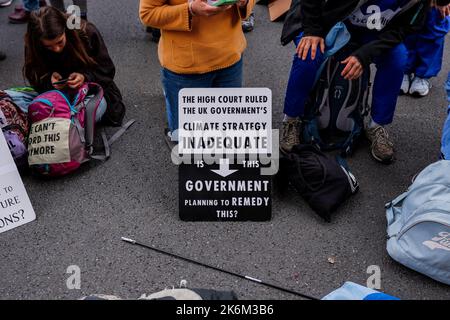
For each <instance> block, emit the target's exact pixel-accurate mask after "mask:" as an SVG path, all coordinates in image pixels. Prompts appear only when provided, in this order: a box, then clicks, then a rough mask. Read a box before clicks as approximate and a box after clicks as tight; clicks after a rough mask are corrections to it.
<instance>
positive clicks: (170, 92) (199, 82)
mask: <svg viewBox="0 0 450 320" xmlns="http://www.w3.org/2000/svg"><path fill="white" fill-rule="evenodd" d="M161 82H162V85H163V90H164V96H165V99H166V113H167V122H168V125H169V131H170V132H171V133H173V132H176V130H177V129H178V93H179V92H180V90H181V89H183V88H209V87H211V86H212V83H213V75H212V73H207V74H200V75H195V74H194V75H184V74H177V73H174V72H171V71H169V70H167V69H164V68H163V69H161ZM172 139H173V140H175V141H177V140H178V137H177V136H176V134H175V135H172Z"/></svg>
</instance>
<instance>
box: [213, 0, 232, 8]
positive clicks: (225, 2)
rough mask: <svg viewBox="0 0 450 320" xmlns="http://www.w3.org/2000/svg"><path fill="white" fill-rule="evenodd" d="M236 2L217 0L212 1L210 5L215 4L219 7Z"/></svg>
mask: <svg viewBox="0 0 450 320" xmlns="http://www.w3.org/2000/svg"><path fill="white" fill-rule="evenodd" d="M237 2H238V0H217V1H215V2H213V3H212V4H211V5H212V6H215V7H220V6H228V5H230V4H235V3H237Z"/></svg>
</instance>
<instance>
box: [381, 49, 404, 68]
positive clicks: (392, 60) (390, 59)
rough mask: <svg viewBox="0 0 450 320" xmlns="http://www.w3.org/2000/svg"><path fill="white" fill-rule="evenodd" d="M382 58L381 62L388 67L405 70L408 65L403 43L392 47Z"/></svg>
mask: <svg viewBox="0 0 450 320" xmlns="http://www.w3.org/2000/svg"><path fill="white" fill-rule="evenodd" d="M383 60H384V61H383V63H382V64H383V65H384V66H386V67H388V68H389V69H391V70H398V71H402V72H405V70H406V68H407V65H408V49H406V46H405V45H404V44H400V45H398V46H396V47H395V48H393V49H392V50H391V51H390V52H389V54H387V55H386V57H385V59H383Z"/></svg>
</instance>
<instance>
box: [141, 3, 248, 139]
mask: <svg viewBox="0 0 450 320" xmlns="http://www.w3.org/2000/svg"><path fill="white" fill-rule="evenodd" d="M254 4H255V1H254V0H237V2H236V3H235V4H231V5H224V6H219V7H216V6H213V5H211V4H209V3H208V2H207V1H206V0H189V1H186V0H141V1H140V9H139V15H140V19H141V21H142V23H143V24H144V25H146V26H149V27H152V28H158V29H160V30H161V39H160V41H159V49H158V56H159V61H160V64H161V66H162V69H161V81H162V86H163V89H164V94H165V98H166V111H167V119H168V126H169V128H168V129H166V139H167V138H170V139H171V140H172V142H174V141H177V140H178V137H177V134H176V131H177V129H178V92H179V91H180V90H181V89H183V88H208V87H241V86H242V53H243V52H244V50H245V48H246V46H247V42H246V39H245V36H244V34H243V32H242V27H241V21H242V20H245V19H246V18H248V17H249V16H250V13H251V12H252V9H253V7H254Z"/></svg>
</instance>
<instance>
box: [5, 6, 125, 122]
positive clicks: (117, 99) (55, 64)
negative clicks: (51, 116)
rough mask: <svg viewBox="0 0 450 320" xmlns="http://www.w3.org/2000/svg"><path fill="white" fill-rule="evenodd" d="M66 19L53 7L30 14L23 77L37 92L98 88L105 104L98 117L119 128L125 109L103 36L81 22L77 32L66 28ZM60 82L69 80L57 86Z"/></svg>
mask: <svg viewBox="0 0 450 320" xmlns="http://www.w3.org/2000/svg"><path fill="white" fill-rule="evenodd" d="M67 18H68V17H67V15H66V14H64V13H62V12H61V11H59V10H57V9H55V8H53V7H44V8H42V9H40V10H39V11H36V12H34V13H32V14H31V17H30V22H29V24H28V30H27V33H26V35H25V65H24V67H23V73H24V76H25V78H26V79H27V80H28V81H29V83H30V85H31V86H32V87H33V88H34V90H36V92H37V93H43V92H46V91H49V90H54V89H57V90H61V91H63V92H65V93H70V91H74V90H75V91H76V90H77V89H78V88H80V87H81V86H82V85H83V83H85V82H95V83H97V84H99V85H101V86H102V87H103V90H104V94H105V98H104V99H105V101H103V103H102V104H101V105H100V108H99V111H98V114H97V116H99V114H100V115H101V116H103V119H102V121H103V122H104V123H105V124H108V125H113V126H120V125H121V124H122V121H123V118H124V116H125V106H124V104H123V102H122V95H121V93H120V90H119V89H118V87H117V86H116V84H115V83H114V75H115V67H114V63H113V62H112V60H111V58H110V56H109V54H108V49H107V48H106V46H105V43H104V41H103V39H102V36H101V35H100V32H99V31H98V30H97V28H96V27H95V26H94V25H93V24H92V23H90V22H86V21H83V20H82V21H81V27H80V28H79V29H74V30H71V29H69V28H67V26H66V25H67ZM63 79H68V81H67V82H65V83H63V84H58V82H60V81H61V80H63ZM15 94H18V93H17V92H16V93H15ZM15 94H13V95H12V97H13V99H14V98H15V97H14V95H15ZM103 114H104V115H103Z"/></svg>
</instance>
